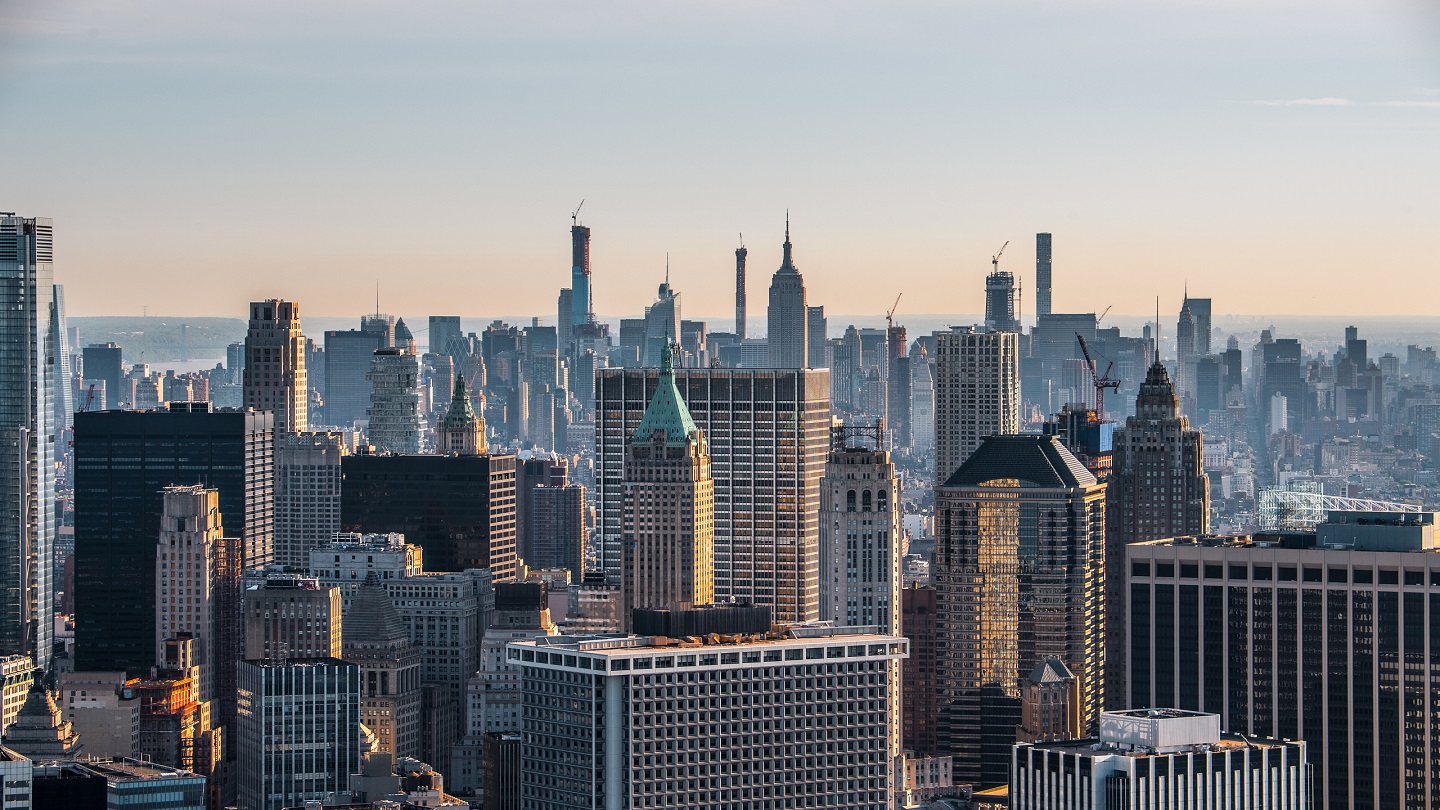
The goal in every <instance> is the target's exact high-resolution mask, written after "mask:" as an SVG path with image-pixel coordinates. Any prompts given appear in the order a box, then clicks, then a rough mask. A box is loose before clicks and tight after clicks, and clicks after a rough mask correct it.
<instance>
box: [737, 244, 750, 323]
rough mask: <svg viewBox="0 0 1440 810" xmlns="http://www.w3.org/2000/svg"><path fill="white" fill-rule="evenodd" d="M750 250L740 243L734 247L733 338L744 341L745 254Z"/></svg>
mask: <svg viewBox="0 0 1440 810" xmlns="http://www.w3.org/2000/svg"><path fill="white" fill-rule="evenodd" d="M749 252H750V251H748V250H746V249H745V246H744V245H743V244H742V245H741V246H740V247H738V248H735V339H736V340H737V341H738V342H740V343H744V342H745V317H746V316H745V256H746V255H747V254H749Z"/></svg>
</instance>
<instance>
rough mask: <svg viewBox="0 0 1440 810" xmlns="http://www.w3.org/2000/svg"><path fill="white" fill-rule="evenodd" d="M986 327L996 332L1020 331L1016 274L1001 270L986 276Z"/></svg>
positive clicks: (997, 266)
mask: <svg viewBox="0 0 1440 810" xmlns="http://www.w3.org/2000/svg"><path fill="white" fill-rule="evenodd" d="M985 328H986V329H990V330H992V331H995V332H1019V331H1020V319H1019V318H1018V317H1017V316H1016V314H1015V274H1014V273H1012V272H1010V271H1009V270H1001V269H1000V267H999V264H996V266H995V270H994V272H992V273H990V275H988V276H986V277H985Z"/></svg>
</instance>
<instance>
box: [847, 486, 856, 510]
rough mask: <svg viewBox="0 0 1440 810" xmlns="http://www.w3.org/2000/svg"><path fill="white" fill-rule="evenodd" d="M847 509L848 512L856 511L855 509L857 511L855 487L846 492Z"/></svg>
mask: <svg viewBox="0 0 1440 810" xmlns="http://www.w3.org/2000/svg"><path fill="white" fill-rule="evenodd" d="M845 511H846V512H854V511H855V490H853V489H852V490H850V491H849V492H847V493H845Z"/></svg>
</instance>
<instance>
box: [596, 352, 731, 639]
mask: <svg viewBox="0 0 1440 810" xmlns="http://www.w3.org/2000/svg"><path fill="white" fill-rule="evenodd" d="M624 476H625V477H624V479H623V480H622V481H621V484H620V486H621V489H622V491H623V493H624V522H623V524H622V528H621V539H620V543H621V548H622V549H623V554H624V561H625V563H624V565H625V574H624V578H623V579H622V581H621V593H622V594H623V598H624V611H625V613H624V616H625V618H626V620H627V626H628V619H629V614H630V611H631V610H634V609H635V608H669V607H672V606H674V605H676V604H677V603H685V604H691V605H708V604H710V603H711V602H713V601H714V597H715V545H714V544H715V481H714V480H713V479H712V478H711V476H710V453H709V452H708V451H707V450H706V447H705V436H704V434H703V433H702V432H701V431H700V428H699V427H697V426H696V425H695V420H694V418H692V417H691V416H690V409H689V408H687V407H685V399H684V397H682V396H681V394H680V389H679V388H678V387H677V386H676V385H675V365H674V353H673V352H672V351H671V349H670V347H669V346H666V347H665V348H664V350H663V351H662V353H661V355H660V380H659V384H658V385H657V386H656V388H655V393H654V394H653V395H652V396H651V397H650V405H649V406H648V407H647V408H646V409H645V415H644V416H642V417H641V419H640V425H639V426H638V427H637V428H636V429H635V432H634V434H632V438H631V440H630V444H629V446H628V447H627V448H626V452H625V473H624Z"/></svg>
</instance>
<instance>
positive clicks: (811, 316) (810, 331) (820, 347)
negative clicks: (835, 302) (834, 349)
mask: <svg viewBox="0 0 1440 810" xmlns="http://www.w3.org/2000/svg"><path fill="white" fill-rule="evenodd" d="M805 335H806V337H805V340H806V349H805V367H806V368H829V367H830V357H829V355H830V344H829V338H828V335H829V327H828V326H827V322H826V320H825V307H806V308H805Z"/></svg>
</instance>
